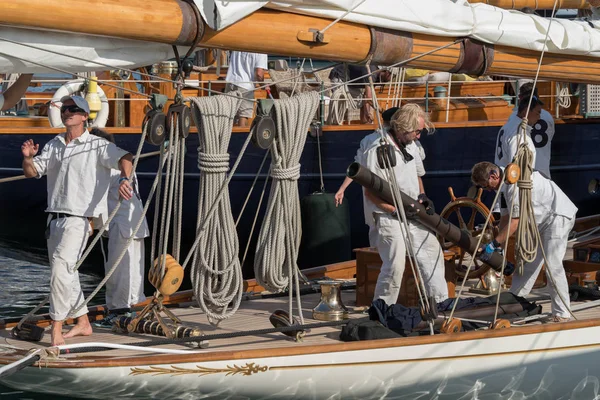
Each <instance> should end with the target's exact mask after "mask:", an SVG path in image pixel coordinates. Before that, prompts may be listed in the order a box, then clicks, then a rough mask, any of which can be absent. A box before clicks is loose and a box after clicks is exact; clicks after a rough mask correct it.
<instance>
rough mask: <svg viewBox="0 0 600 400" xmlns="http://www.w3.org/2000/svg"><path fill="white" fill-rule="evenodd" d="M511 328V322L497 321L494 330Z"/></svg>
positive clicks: (505, 320)
mask: <svg viewBox="0 0 600 400" xmlns="http://www.w3.org/2000/svg"><path fill="white" fill-rule="evenodd" d="M505 328H510V321H509V320H507V319H497V320H496V322H495V323H494V325H493V326H492V329H505Z"/></svg>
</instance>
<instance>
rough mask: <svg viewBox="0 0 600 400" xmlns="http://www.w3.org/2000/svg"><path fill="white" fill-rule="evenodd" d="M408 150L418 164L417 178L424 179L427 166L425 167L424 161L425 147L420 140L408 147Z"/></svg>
mask: <svg viewBox="0 0 600 400" xmlns="http://www.w3.org/2000/svg"><path fill="white" fill-rule="evenodd" d="M406 150H408V152H409V153H410V154H411V155H412V156H413V157H414V158H415V163H417V176H418V177H422V176H425V166H424V165H423V160H424V159H425V157H424V156H423V155H424V154H425V150H423V146H421V143H419V141H418V140H415V141H414V142H412V143H410V144H407V145H406Z"/></svg>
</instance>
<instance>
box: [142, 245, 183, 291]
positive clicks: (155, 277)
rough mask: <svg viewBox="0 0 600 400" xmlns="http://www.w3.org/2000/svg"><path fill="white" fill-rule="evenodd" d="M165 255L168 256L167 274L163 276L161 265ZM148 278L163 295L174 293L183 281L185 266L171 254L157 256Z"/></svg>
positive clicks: (166, 262)
mask: <svg viewBox="0 0 600 400" xmlns="http://www.w3.org/2000/svg"><path fill="white" fill-rule="evenodd" d="M163 257H166V261H165V275H164V276H161V273H160V266H161V263H162V260H163ZM148 280H149V281H150V283H151V284H152V286H154V287H155V288H156V289H157V290H158V291H159V292H160V293H161V294H162V295H164V296H169V295H172V294H173V293H175V292H176V291H177V290H178V289H179V287H180V286H181V283H182V282H183V267H182V266H181V265H179V263H178V262H177V260H175V259H174V258H173V256H171V255H170V254H167V255H166V256H160V257H157V258H156V260H154V264H153V265H152V267H151V268H150V271H148Z"/></svg>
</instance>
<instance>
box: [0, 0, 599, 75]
mask: <svg viewBox="0 0 600 400" xmlns="http://www.w3.org/2000/svg"><path fill="white" fill-rule="evenodd" d="M463 1H464V0H456V2H454V1H450V0H418V1H416V0H410V1H409V0H320V1H317V0H287V1H272V2H265V1H257V0H254V1H253V0H245V1H230V0H227V1H224V0H195V3H196V5H197V6H198V8H199V10H200V12H201V14H202V16H203V18H204V19H205V21H206V23H207V24H208V25H209V26H210V27H211V28H213V29H217V30H220V29H223V28H225V27H227V26H229V25H231V24H235V23H236V22H237V21H239V20H241V19H242V18H244V17H246V16H248V15H250V14H251V13H253V12H254V11H256V10H258V9H259V8H261V7H267V8H272V9H277V10H281V11H286V12H292V13H300V14H305V15H312V16H321V17H325V18H330V19H337V18H340V17H343V18H342V19H343V20H346V21H351V22H356V23H360V24H365V25H370V26H377V27H383V28H389V29H393V30H398V31H406V32H414V33H420V34H428V35H436V36H445V37H467V36H468V37H471V38H474V39H478V40H481V41H483V42H486V43H490V44H494V45H504V46H509V47H517V48H522V49H527V50H536V51H542V50H543V49H544V44H545V42H546V31H547V30H548V25H549V22H550V19H548V18H543V17H539V16H537V15H532V14H523V13H521V12H518V11H512V10H503V9H500V8H496V7H493V6H489V5H486V4H483V3H479V4H469V3H466V2H463ZM346 14H347V15H346ZM594 24H596V22H595V21H592V22H588V21H569V20H563V19H554V20H553V21H552V24H551V25H550V31H549V34H548V40H547V42H546V46H547V48H546V49H547V51H548V52H551V53H563V54H564V53H567V54H572V55H582V56H592V57H600V30H599V29H596V28H595V27H594ZM598 26H600V25H598ZM308 28H316V29H323V28H325V26H314V27H313V26H311V27H299V29H308ZM4 39H8V40H9V41H6V40H4ZM274 40H276V38H274ZM10 41H15V42H18V43H23V44H26V45H33V46H37V47H39V48H41V49H44V50H35V49H32V48H30V47H26V46H23V45H20V44H14V43H11V42H10ZM47 50H50V51H54V52H56V53H58V54H52V53H50V52H48V51H47ZM186 51H187V48H185V49H184V48H182V50H181V53H182V54H184V53H185V52H186ZM69 55H73V56H77V57H80V58H82V59H84V60H85V61H80V60H76V59H74V58H71V57H69ZM172 57H173V52H172V49H171V46H170V45H166V44H158V43H150V42H142V41H136V40H128V39H118V38H109V37H99V36H91V35H83V34H79V33H77V34H75V33H61V32H55V31H44V30H33V29H23V28H12V27H0V73H10V72H21V73H26V72H48V71H52V70H53V68H56V69H60V70H65V71H70V72H82V71H94V70H106V69H107V68H106V67H104V66H101V65H98V64H97V62H100V63H103V64H107V65H110V66H112V67H114V68H135V67H139V66H145V65H150V64H153V63H156V62H158V61H162V60H166V59H169V58H172Z"/></svg>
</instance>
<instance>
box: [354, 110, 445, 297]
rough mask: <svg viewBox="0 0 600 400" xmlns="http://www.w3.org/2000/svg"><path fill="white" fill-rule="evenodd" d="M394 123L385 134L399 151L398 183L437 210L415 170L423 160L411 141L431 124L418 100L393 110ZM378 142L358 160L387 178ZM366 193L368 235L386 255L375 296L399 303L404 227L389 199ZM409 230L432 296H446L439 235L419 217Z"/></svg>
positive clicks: (403, 253) (429, 210) (410, 194)
mask: <svg viewBox="0 0 600 400" xmlns="http://www.w3.org/2000/svg"><path fill="white" fill-rule="evenodd" d="M390 125H391V129H390V130H389V131H388V132H386V135H387V136H388V142H389V143H390V144H391V146H392V148H393V151H394V152H395V154H396V166H395V167H394V172H395V175H396V179H397V183H398V186H399V188H400V190H401V191H403V192H404V193H405V194H407V195H408V196H410V197H412V198H414V199H417V198H418V199H419V201H421V202H422V203H423V204H424V205H425V207H426V209H427V210H428V212H433V204H432V202H431V201H430V200H429V199H428V198H427V196H425V195H424V194H423V193H421V190H420V185H419V177H418V174H417V160H420V157H419V155H418V149H417V147H416V146H409V145H410V144H412V143H413V142H414V140H415V139H416V137H417V135H418V134H419V133H420V132H421V131H422V130H423V129H424V128H425V127H426V126H427V127H432V124H431V122H430V121H429V117H428V115H427V114H426V113H425V112H424V111H423V110H422V109H421V108H420V107H419V106H418V105H416V104H407V105H405V106H403V107H402V108H401V109H400V110H399V111H397V112H396V113H395V114H394V116H393V117H392V120H391V122H390ZM377 147H379V141H378V140H373V141H371V144H370V145H369V146H368V147H367V148H366V149H365V150H364V152H363V153H362V154H360V152H359V153H358V154H357V158H358V160H357V161H358V162H359V163H360V164H361V165H363V166H364V167H366V168H368V169H369V170H371V171H372V172H373V173H375V174H377V175H379V176H380V177H382V178H384V179H387V178H386V177H387V174H386V172H385V171H384V170H383V169H381V168H380V167H379V165H378V162H377ZM411 151H412V152H411ZM363 193H364V199H363V200H364V208H365V222H366V223H367V225H369V228H370V229H369V240H370V242H371V244H373V245H375V246H376V247H377V250H378V251H379V255H380V257H381V260H382V266H381V271H380V274H379V277H378V279H377V284H376V286H375V295H374V299H375V300H376V299H382V300H384V301H385V302H386V304H389V305H391V304H395V303H396V301H397V299H398V295H399V293H400V285H401V283H402V277H403V275H404V268H405V259H406V247H405V244H404V237H405V235H406V231H405V230H404V227H401V225H400V223H399V221H398V217H397V213H396V209H395V208H394V206H393V205H392V204H388V203H385V202H384V201H383V200H381V199H380V198H379V197H377V195H376V193H374V192H371V191H369V190H367V189H363ZM419 193H421V194H419ZM408 229H409V234H410V237H411V240H412V244H413V246H414V250H415V257H416V261H417V267H418V268H419V271H420V273H421V276H422V277H423V283H424V286H425V290H426V295H427V296H428V297H429V296H433V297H434V298H435V301H436V302H441V301H444V300H446V299H447V298H448V286H447V284H446V280H445V277H444V275H445V268H444V255H443V252H442V249H441V247H440V245H439V242H438V241H437V238H436V237H435V235H434V234H432V233H431V232H429V231H428V230H427V229H426V228H425V227H424V226H423V225H422V224H421V223H419V222H418V221H416V220H409V221H408Z"/></svg>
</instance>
